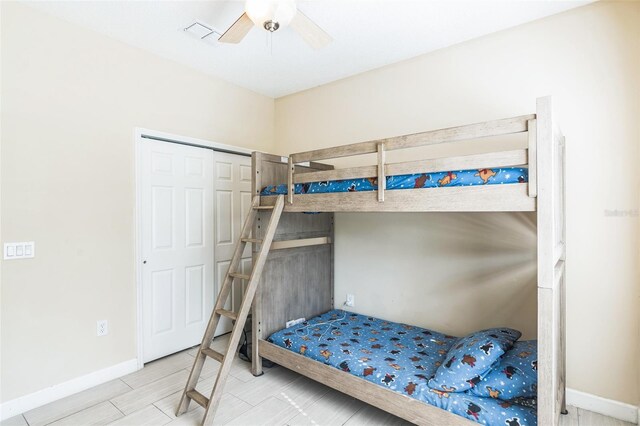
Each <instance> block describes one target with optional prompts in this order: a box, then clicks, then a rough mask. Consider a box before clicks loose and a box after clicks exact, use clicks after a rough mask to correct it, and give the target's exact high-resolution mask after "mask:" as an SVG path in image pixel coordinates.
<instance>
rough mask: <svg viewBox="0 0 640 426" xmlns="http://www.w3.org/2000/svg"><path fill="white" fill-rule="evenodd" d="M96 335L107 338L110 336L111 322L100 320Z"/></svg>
mask: <svg viewBox="0 0 640 426" xmlns="http://www.w3.org/2000/svg"><path fill="white" fill-rule="evenodd" d="M96 334H97V335H98V336H106V335H107V334H109V322H108V321H107V320H99V321H98V322H97V330H96Z"/></svg>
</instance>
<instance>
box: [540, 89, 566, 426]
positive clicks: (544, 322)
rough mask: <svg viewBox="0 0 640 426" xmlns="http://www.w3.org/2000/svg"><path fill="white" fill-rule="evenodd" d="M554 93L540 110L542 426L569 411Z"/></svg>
mask: <svg viewBox="0 0 640 426" xmlns="http://www.w3.org/2000/svg"><path fill="white" fill-rule="evenodd" d="M556 126H557V123H555V122H554V119H553V113H552V104H551V97H545V98H539V99H538V100H537V108H536V131H535V133H536V147H535V151H536V181H537V219H538V220H537V222H538V424H539V425H545V426H546V425H557V424H558V421H559V415H560V413H561V412H563V411H565V401H564V398H565V368H564V367H565V353H564V348H565V324H564V322H565V321H564V318H565V300H564V299H565V297H564V294H565V276H564V271H565V244H564V241H565V214H564V137H563V136H562V135H561V134H560V132H559V131H558V130H557V127H556Z"/></svg>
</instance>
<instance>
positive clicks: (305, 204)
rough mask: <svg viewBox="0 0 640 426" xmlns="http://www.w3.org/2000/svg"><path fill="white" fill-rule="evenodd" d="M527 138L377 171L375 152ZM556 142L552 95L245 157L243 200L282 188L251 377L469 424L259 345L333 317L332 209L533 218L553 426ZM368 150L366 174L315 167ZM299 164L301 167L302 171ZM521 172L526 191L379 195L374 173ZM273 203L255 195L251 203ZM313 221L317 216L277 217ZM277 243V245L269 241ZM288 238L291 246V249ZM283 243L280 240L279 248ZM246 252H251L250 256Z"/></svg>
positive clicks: (561, 264) (560, 339)
mask: <svg viewBox="0 0 640 426" xmlns="http://www.w3.org/2000/svg"><path fill="white" fill-rule="evenodd" d="M524 132H526V133H528V147H527V148H526V149H522V150H514V151H508V152H493V153H488V154H480V155H470V156H462V157H449V158H438V159H426V160H421V161H410V162H403V163H393V164H387V163H386V162H385V152H386V151H390V150H396V149H405V148H414V147H420V146H426V145H432V144H440V143H451V142H456V141H461V140H468V139H476V138H485V137H493V136H499V135H507V134H513V133H524ZM564 146H565V145H564V136H563V135H562V134H561V133H560V131H559V130H558V127H557V126H556V123H555V121H554V119H553V113H552V104H551V98H550V97H545V98H539V99H538V100H537V106H536V113H535V114H532V115H525V116H520V117H515V118H509V119H503V120H497V121H490V122H485V123H478V124H472V125H467V126H461V127H454V128H448V129H444V130H435V131H429V132H425V133H417V134H412V135H407V136H400V137H394V138H387V139H382V140H378V141H370V142H362V143H356V144H351V145H344V146H339V147H335V148H326V149H320V150H316V151H309V152H301V153H297V154H292V155H290V156H289V157H279V156H274V155H270V154H264V153H257V152H256V153H254V154H253V178H254V179H253V187H252V190H253V194H254V195H259V194H260V191H261V189H262V188H264V187H265V186H266V185H275V184H280V183H282V182H287V183H288V188H289V191H288V195H287V203H286V205H285V207H284V213H283V214H282V217H281V219H280V223H279V226H278V229H277V231H276V235H275V238H274V243H273V246H272V252H270V254H269V256H268V258H267V261H266V264H265V267H264V270H263V273H262V278H261V282H260V285H259V286H258V291H257V294H256V297H255V299H254V303H253V311H252V337H253V340H252V341H253V342H254V344H253V348H252V351H253V354H252V355H253V356H252V360H253V362H252V373H253V374H254V375H260V374H262V358H266V359H268V360H271V361H273V362H275V363H276V364H279V365H281V366H284V367H287V368H289V369H292V370H294V371H297V372H298V373H300V374H302V375H304V376H307V377H310V378H311V379H313V380H317V381H319V382H322V383H324V384H325V385H327V386H330V387H332V388H334V389H337V390H339V391H342V392H344V393H346V394H348V395H351V396H353V397H355V398H357V399H360V400H362V401H364V402H367V403H369V404H372V405H375V406H376V407H378V408H381V409H382V410H385V411H387V412H389V413H392V414H394V415H396V416H398V417H401V418H404V419H406V420H408V421H410V422H413V423H416V424H421V425H433V426H446V425H463V424H472V422H471V421H470V420H467V419H465V418H463V417H461V416H458V415H455V414H452V413H449V412H448V411H445V410H442V409H439V408H436V407H434V406H431V405H429V404H426V403H423V402H420V401H418V400H415V399H413V398H410V397H408V396H405V395H402V394H400V393H396V392H394V391H391V390H388V389H385V388H383V387H381V386H378V385H376V384H374V383H371V382H368V381H366V380H364V379H361V378H359V377H356V376H353V375H351V374H349V373H346V372H343V371H340V370H338V369H336V368H333V367H331V366H327V365H324V364H322V363H319V362H317V361H314V360H312V359H309V358H306V357H303V356H301V355H298V354H296V353H293V352H291V351H289V350H286V349H283V348H280V347H279V346H276V345H274V344H272V343H270V342H268V341H266V340H265V339H266V337H268V336H269V335H271V334H272V333H273V332H275V331H278V330H280V329H282V328H284V325H285V322H286V321H288V320H290V319H294V318H300V317H306V318H310V317H312V316H316V315H319V314H321V313H324V312H326V311H328V310H331V309H333V308H334V297H333V240H334V236H333V214H332V213H333V212H477V211H484V212H489V211H494V212H498V211H499V212H505V211H535V212H536V214H537V254H538V256H537V268H538V278H537V282H538V293H537V294H538V320H537V321H538V323H537V327H538V408H537V417H538V424H539V425H543V426H546V425H556V424H558V422H559V415H560V413H561V412H566V410H565V196H564V186H565V183H564V181H565V178H564V168H565V167H564V158H565V155H564V152H565V147H564ZM372 153H377V159H378V162H377V165H373V166H363V167H351V168H344V169H334V167H333V166H330V165H326V164H320V163H317V161H319V160H328V159H334V158H339V157H347V156H357V155H362V154H372ZM302 163H305V164H302ZM510 166H528V168H529V180H528V183H517V184H508V185H487V186H468V187H451V188H446V187H445V188H432V189H405V190H395V191H385V187H384V182H385V176H390V175H397V174H408V173H425V172H437V171H449V170H460V169H483V168H497V167H510ZM369 177H374V178H376V177H377V178H378V182H380V183H381V184H380V185H378V186H379V188H378V190H377V191H371V192H351V193H324V194H301V195H297V194H296V195H294V194H293V191H292V190H291V189H292V186H293V185H294V184H295V183H305V182H316V181H327V180H336V179H350V178H369ZM276 198H277V197H269V196H265V197H261V198H260V204H261V205H262V206H270V205H273V203H274V202H275V200H276ZM293 212H322V213H319V214H313V215H311V214H306V215H303V214H287V213H293ZM270 214H271V213H270V212H269V211H268V210H266V209H265V210H264V211H261V212H260V213H258V218H257V222H256V224H255V225H254V229H253V235H254V238H262V237H263V236H264V232H265V228H266V226H263V225H261V224H266V223H267V222H268V219H269V215H270ZM278 240H281V241H283V243H281V244H279V243H278V242H277V241H278ZM292 240H293V241H292ZM285 241H286V242H285ZM254 250H255V249H254Z"/></svg>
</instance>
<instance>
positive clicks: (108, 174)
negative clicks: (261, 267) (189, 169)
mask: <svg viewBox="0 0 640 426" xmlns="http://www.w3.org/2000/svg"><path fill="white" fill-rule="evenodd" d="M1 4H2V6H1V8H2V34H1V38H2V45H1V51H2V83H3V84H2V89H3V92H2V116H1V121H2V134H1V140H2V147H1V149H2V152H1V153H2V176H1V180H2V187H1V190H2V197H3V203H2V212H1V214H2V235H3V241H24V240H34V241H35V242H36V253H37V256H36V258H35V259H33V260H22V261H14V262H3V264H2V279H3V281H2V306H1V310H2V342H1V346H2V370H1V375H2V380H1V382H2V390H1V393H2V396H1V401H8V400H12V399H14V398H17V397H20V396H22V395H25V394H29V393H31V392H34V391H37V390H40V389H44V388H46V387H48V386H51V385H54V384H58V383H61V382H64V381H66V380H70V379H72V378H76V377H78V376H81V375H83V374H87V373H90V372H93V371H96V370H99V369H102V368H106V367H109V366H112V365H114V364H117V363H120V362H123V361H128V360H130V359H133V358H135V357H136V344H135V330H136V329H135V284H134V255H133V251H134V233H133V227H134V176H133V173H134V157H133V152H134V151H133V129H134V127H136V126H140V127H145V128H150V129H155V130H160V131H165V132H171V133H176V134H181V135H185V136H192V137H198V138H202V139H207V140H212V141H216V142H221V143H227V144H233V145H238V146H244V147H248V148H254V149H262V150H268V151H272V150H273V133H274V132H273V126H274V102H273V99H270V98H267V97H264V96H261V95H257V94H255V93H253V92H250V91H248V90H245V89H242V88H239V87H237V86H234V85H232V84H229V83H226V82H222V81H220V80H217V79H214V78H212V77H209V76H206V75H204V74H201V73H199V72H196V71H193V70H191V69H189V68H186V67H185V66H182V65H178V64H176V63H173V62H171V61H168V60H164V59H161V58H159V57H156V56H154V55H151V54H149V53H146V52H144V51H141V50H138V49H135V48H132V47H129V46H127V45H125V44H122V43H120V42H118V41H115V40H113V39H110V38H107V37H104V36H101V35H98V34H96V33H94V32H91V31H89V30H85V29H83V28H80V27H77V26H74V25H71V24H68V23H66V22H64V21H61V20H58V19H57V18H53V17H50V16H48V15H45V14H42V13H41V12H38V11H35V10H32V9H31V8H29V7H27V6H25V5H21V4H15V3H8V2H1ZM98 319H108V320H109V325H110V333H109V335H108V336H106V337H102V338H97V337H96V331H95V330H96V320H98Z"/></svg>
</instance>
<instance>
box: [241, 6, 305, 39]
mask: <svg viewBox="0 0 640 426" xmlns="http://www.w3.org/2000/svg"><path fill="white" fill-rule="evenodd" d="M244 10H245V12H246V14H247V15H248V16H249V18H250V19H251V21H252V22H253V23H254V24H255V25H256V26H257V27H260V28H264V29H266V30H267V31H271V32H273V31H275V30H277V29H278V28H280V27H284V26H287V25H289V23H290V22H291V20H292V19H293V17H294V16H295V15H296V12H297V8H296V2H295V0H247V2H246V3H245V9H244Z"/></svg>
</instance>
